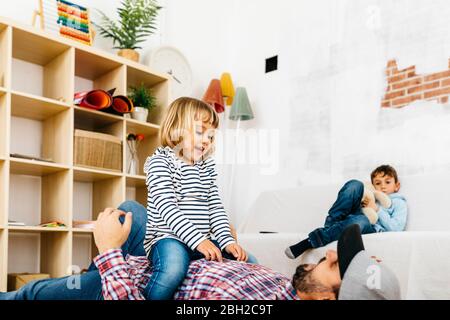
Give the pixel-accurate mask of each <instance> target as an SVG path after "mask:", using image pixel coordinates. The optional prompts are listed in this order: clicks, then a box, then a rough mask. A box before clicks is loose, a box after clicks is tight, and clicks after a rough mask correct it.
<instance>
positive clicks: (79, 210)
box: [73, 170, 125, 220]
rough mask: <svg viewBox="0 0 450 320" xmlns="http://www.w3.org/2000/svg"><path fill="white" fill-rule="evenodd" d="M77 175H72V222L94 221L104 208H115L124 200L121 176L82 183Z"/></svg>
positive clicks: (123, 185)
mask: <svg viewBox="0 0 450 320" xmlns="http://www.w3.org/2000/svg"><path fill="white" fill-rule="evenodd" d="M76 171H78V170H76ZM79 174H80V172H77V174H75V175H74V184H73V197H74V198H73V220H96V219H97V216H98V214H99V213H100V212H102V211H103V210H104V209H105V208H117V207H118V206H119V205H120V204H121V203H122V202H123V201H124V200H125V183H124V180H123V179H124V178H123V177H122V176H117V177H111V176H110V177H109V178H108V179H101V180H97V179H92V181H83V180H85V179H84V178H85V176H84V175H83V176H82V177H81V178H80V175H79Z"/></svg>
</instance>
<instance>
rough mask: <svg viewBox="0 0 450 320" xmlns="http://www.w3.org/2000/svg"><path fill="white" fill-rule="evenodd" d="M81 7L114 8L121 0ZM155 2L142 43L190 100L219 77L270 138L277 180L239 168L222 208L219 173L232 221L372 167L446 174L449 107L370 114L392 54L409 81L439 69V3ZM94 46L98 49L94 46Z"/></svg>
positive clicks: (255, 168)
mask: <svg viewBox="0 0 450 320" xmlns="http://www.w3.org/2000/svg"><path fill="white" fill-rule="evenodd" d="M23 2H24V4H23V6H21V9H20V11H19V10H18V9H15V8H14V7H13V4H4V5H3V7H2V9H1V13H0V14H1V15H5V14H4V12H6V13H7V14H6V15H10V16H12V17H14V18H17V19H23V17H25V16H26V14H25V15H24V12H26V10H27V8H28V10H29V11H30V15H31V11H32V9H33V7H34V5H33V3H34V1H26V2H25V1H23ZM79 3H80V4H86V5H88V6H95V7H98V8H100V9H102V10H104V11H105V12H114V7H115V6H114V5H112V3H114V4H117V3H119V1H95V2H94V1H88V0H86V1H81V0H80V1H79ZM93 3H95V4H94V5H93ZM164 6H165V9H164V11H163V13H162V14H161V27H160V29H159V32H158V34H157V35H155V36H154V37H153V38H152V40H151V41H150V42H149V44H148V45H149V46H153V45H156V44H170V45H174V46H176V47H178V48H179V49H180V50H181V51H182V52H184V54H185V55H186V56H187V58H188V60H189V61H190V63H191V67H192V69H193V72H194V88H193V96H196V97H201V96H202V95H203V92H204V91H205V89H206V86H207V85H208V83H209V81H210V79H212V78H217V77H220V75H221V73H222V72H224V71H229V72H231V74H232V76H233V79H234V81H235V85H236V86H245V87H246V88H247V91H248V94H249V97H250V100H251V103H252V105H253V109H254V113H255V119H254V120H251V121H249V122H246V123H242V124H241V127H242V128H252V129H257V130H266V131H267V130H271V129H276V130H278V135H279V137H280V138H279V144H277V145H276V144H274V143H273V142H271V140H268V141H267V142H268V144H269V145H270V147H271V148H272V149H273V150H275V153H276V154H275V155H274V156H275V157H274V158H270V160H271V162H273V163H277V162H278V170H277V172H276V173H275V174H272V175H264V174H263V173H262V169H264V168H265V167H266V166H267V164H266V165H264V164H247V165H245V164H241V165H237V166H236V167H235V172H234V174H235V177H236V179H235V181H234V183H233V193H232V195H231V196H232V198H231V200H232V201H228V200H229V199H228V197H227V190H226V188H227V185H228V179H229V178H230V174H231V170H230V168H229V166H227V165H225V164H224V165H222V166H220V167H219V171H220V173H221V174H222V177H221V179H220V184H221V185H220V187H221V190H222V192H223V194H224V197H225V198H226V199H225V201H226V203H227V209H229V211H230V212H232V213H234V215H232V217H233V221H234V223H235V224H239V223H240V222H242V220H243V217H244V216H245V215H246V213H247V212H248V209H249V207H250V205H251V203H252V201H253V200H254V199H255V198H256V196H257V195H258V194H259V193H260V192H261V191H264V190H268V189H278V188H283V187H289V186H296V185H300V184H305V185H307V184H317V183H328V182H338V181H342V180H343V179H348V178H353V177H355V178H361V179H367V178H368V173H369V172H370V170H371V169H373V167H374V166H375V165H377V164H381V163H391V164H393V165H394V166H396V167H397V169H398V170H399V173H400V175H406V174H413V173H420V172H432V171H440V170H449V167H450V154H449V151H447V150H448V149H449V148H448V145H449V142H450V141H449V140H450V133H449V132H448V129H447V128H449V127H450V126H448V123H449V106H448V105H438V104H436V103H433V102H417V103H415V104H414V105H413V106H409V107H406V108H403V109H400V110H386V109H385V110H381V109H380V103H381V97H382V95H383V91H384V88H385V81H386V80H385V78H384V69H385V66H386V63H387V61H388V60H390V59H393V58H396V59H397V60H398V64H399V68H403V67H407V66H409V65H416V68H417V72H418V73H429V72H435V71H436V70H444V69H446V68H447V66H448V59H449V58H450V33H448V27H449V24H448V15H449V14H450V2H449V1H448V0H433V1H426V0H365V1H358V0H339V1H335V0H318V1H307V0H282V1H277V2H276V3H275V2H273V1H268V0H245V1H242V0H240V1H239V0H227V1H225V0H223V1H220V0H192V1H185V0H166V1H165V3H164ZM95 45H96V46H100V47H104V48H107V43H104V42H101V41H100V40H98V41H96V44H95ZM146 50H149V48H148V47H147V48H146ZM144 51H145V50H144ZM275 54H278V55H279V70H278V71H276V72H273V73H270V74H267V75H266V74H264V60H265V58H267V57H270V56H273V55H275ZM228 126H229V127H230V128H232V127H234V126H235V123H232V122H228ZM231 146H232V144H231ZM231 146H230V145H228V144H227V145H226V149H225V153H226V154H232V153H233V149H232V147H231ZM276 150H279V151H276ZM222 152H223V150H222ZM272 156H273V155H272ZM261 160H265V159H264V158H263V159H261ZM274 214H276V213H274Z"/></svg>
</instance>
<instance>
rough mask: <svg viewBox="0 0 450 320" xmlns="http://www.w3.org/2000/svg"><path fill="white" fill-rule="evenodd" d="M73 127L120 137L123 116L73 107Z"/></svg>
mask: <svg viewBox="0 0 450 320" xmlns="http://www.w3.org/2000/svg"><path fill="white" fill-rule="evenodd" d="M74 109H75V129H81V130H87V131H95V132H101V133H106V134H111V135H114V136H116V137H119V138H121V139H122V134H123V117H120V116H116V115H112V114H109V113H105V112H101V111H96V110H90V109H87V108H82V107H75V108H74Z"/></svg>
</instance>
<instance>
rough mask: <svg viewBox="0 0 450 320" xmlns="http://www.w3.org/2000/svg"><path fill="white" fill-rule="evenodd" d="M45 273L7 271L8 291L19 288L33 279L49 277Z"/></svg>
mask: <svg viewBox="0 0 450 320" xmlns="http://www.w3.org/2000/svg"><path fill="white" fill-rule="evenodd" d="M49 278H50V275H49V274H47V273H9V274H8V291H16V290H19V289H20V287H22V286H24V285H26V284H27V283H29V282H31V281H34V280H42V279H49Z"/></svg>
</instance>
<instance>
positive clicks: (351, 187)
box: [309, 180, 376, 248]
mask: <svg viewBox="0 0 450 320" xmlns="http://www.w3.org/2000/svg"><path fill="white" fill-rule="evenodd" d="M363 194H364V185H363V183H362V182H361V181H358V180H350V181H348V182H347V183H346V184H345V185H344V186H343V187H342V188H341V190H340V191H339V193H338V197H337V200H336V202H335V203H334V204H333V206H332V207H331V208H330V210H329V211H328V216H327V218H326V220H325V225H324V227H323V228H318V229H316V230H314V231H313V232H311V233H310V234H309V241H310V243H311V245H312V246H313V248H318V247H323V246H325V245H327V244H328V243H330V242H333V241H335V240H337V239H339V236H340V235H341V233H342V231H344V229H345V228H346V227H348V226H349V225H351V224H358V225H359V227H360V228H361V233H362V234H367V233H374V232H376V231H375V229H374V228H373V226H372V225H371V224H370V222H369V219H367V217H366V216H365V215H364V213H363V212H362V211H361V200H362V197H363Z"/></svg>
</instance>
